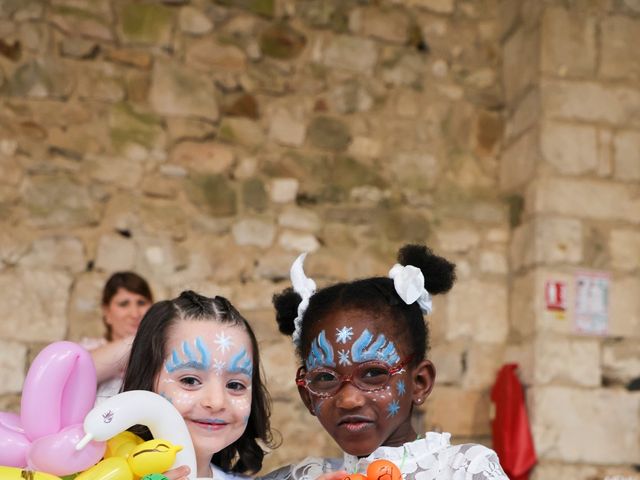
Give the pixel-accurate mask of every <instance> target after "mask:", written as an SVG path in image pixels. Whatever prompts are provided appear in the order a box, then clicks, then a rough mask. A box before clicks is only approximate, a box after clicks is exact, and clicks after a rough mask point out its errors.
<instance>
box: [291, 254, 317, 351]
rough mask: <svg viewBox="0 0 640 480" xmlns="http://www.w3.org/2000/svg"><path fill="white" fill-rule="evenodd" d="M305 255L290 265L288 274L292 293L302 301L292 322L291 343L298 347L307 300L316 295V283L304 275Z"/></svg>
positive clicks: (307, 304)
mask: <svg viewBox="0 0 640 480" xmlns="http://www.w3.org/2000/svg"><path fill="white" fill-rule="evenodd" d="M306 256H307V254H306V253H303V254H301V255H300V256H299V257H298V258H296V261H295V262H293V265H291V270H290V272H289V274H290V276H291V285H292V286H293V290H294V292H296V293H297V294H298V295H300V296H301V297H302V301H301V302H300V304H299V305H298V316H297V317H296V318H295V320H294V321H293V327H294V328H293V334H292V335H291V339H292V340H293V343H295V344H296V345H299V343H300V333H301V332H302V317H303V316H304V312H305V311H306V310H307V307H308V306H309V299H310V298H311V296H312V295H313V294H314V293H316V282H314V281H313V280H312V279H310V278H309V277H307V276H306V275H305V273H304V268H303V264H304V259H305V258H306Z"/></svg>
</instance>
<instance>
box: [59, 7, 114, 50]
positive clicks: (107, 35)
mask: <svg viewBox="0 0 640 480" xmlns="http://www.w3.org/2000/svg"><path fill="white" fill-rule="evenodd" d="M84 7H85V8H77V7H74V6H69V5H58V6H54V7H53V8H52V11H51V14H52V15H51V20H52V22H53V23H54V25H56V26H57V27H58V28H60V29H61V30H62V31H63V32H65V33H70V34H74V35H79V36H82V37H91V38H98V39H100V40H106V41H112V40H113V33H112V32H111V28H110V27H109V23H110V22H111V18H110V17H111V15H110V13H109V9H106V11H104V10H103V11H96V10H94V9H93V8H91V7H88V6H87V5H84ZM87 7H88V8H87Z"/></svg>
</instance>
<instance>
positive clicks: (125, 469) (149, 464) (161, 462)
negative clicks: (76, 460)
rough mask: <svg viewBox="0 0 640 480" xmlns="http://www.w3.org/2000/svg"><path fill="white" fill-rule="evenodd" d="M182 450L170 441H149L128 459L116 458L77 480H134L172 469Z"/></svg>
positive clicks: (108, 459)
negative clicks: (177, 455)
mask: <svg viewBox="0 0 640 480" xmlns="http://www.w3.org/2000/svg"><path fill="white" fill-rule="evenodd" d="M180 450H182V447H181V446H179V445H173V444H172V443H171V442H169V441H168V440H162V439H158V440H149V441H147V442H144V443H141V444H139V445H137V446H136V447H134V448H133V450H131V451H130V452H129V453H128V455H127V456H126V457H124V456H114V457H108V458H105V459H104V460H102V461H101V462H100V463H98V464H97V465H95V466H93V467H91V468H90V469H88V470H85V471H84V472H82V473H81V474H80V475H78V476H77V477H76V478H75V480H105V479H109V480H134V478H139V477H144V476H145V475H149V474H152V473H158V472H165V471H167V470H169V469H170V468H171V465H173V462H174V461H175V459H176V454H177V453H178V452H179V451H180Z"/></svg>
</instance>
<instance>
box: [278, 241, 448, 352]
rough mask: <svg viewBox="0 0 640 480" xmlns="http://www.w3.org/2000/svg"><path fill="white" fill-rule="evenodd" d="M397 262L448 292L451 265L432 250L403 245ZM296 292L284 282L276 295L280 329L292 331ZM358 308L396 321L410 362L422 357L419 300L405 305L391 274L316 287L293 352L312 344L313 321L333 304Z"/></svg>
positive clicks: (424, 337) (424, 341)
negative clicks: (389, 276) (410, 266)
mask: <svg viewBox="0 0 640 480" xmlns="http://www.w3.org/2000/svg"><path fill="white" fill-rule="evenodd" d="M398 263H400V264H401V265H413V266H414V267H417V268H419V269H420V270H421V271H422V274H423V275H424V279H425V280H424V287H425V288H426V289H427V291H428V292H429V293H430V294H432V295H436V294H439V293H445V292H448V291H449V290H450V289H451V287H452V286H453V283H454V281H455V278H456V276H455V265H454V264H453V263H451V262H449V261H448V260H446V259H444V258H442V257H439V256H437V255H435V254H434V253H433V252H432V251H431V250H430V249H429V248H427V247H426V246H424V245H405V246H404V247H402V248H401V249H400V250H399V251H398ZM301 301H302V299H301V297H300V295H298V294H297V293H296V292H294V291H293V289H292V288H287V289H286V290H284V291H283V292H281V293H279V294H276V295H274V297H273V305H274V307H275V309H276V321H277V322H278V328H279V329H280V332H282V333H283V334H285V335H292V334H293V331H294V319H295V318H296V316H297V314H298V305H299V304H300V302H301ZM348 309H358V310H364V311H367V312H371V313H372V314H373V315H374V316H377V317H386V318H390V319H392V320H393V321H394V324H395V325H396V332H395V333H397V334H398V335H399V336H400V337H401V338H402V339H403V340H404V341H405V343H406V344H407V345H409V346H410V347H411V352H410V355H411V358H412V364H414V365H417V364H418V363H420V362H421V361H422V360H424V358H425V356H426V353H427V350H428V348H429V330H428V326H427V325H426V323H425V321H424V317H423V315H422V311H421V310H420V306H419V305H418V304H417V302H414V303H412V304H411V305H407V304H406V303H405V302H404V301H403V300H402V299H401V298H400V297H399V296H398V294H397V292H396V290H395V287H394V284H393V280H391V279H390V278H388V277H372V278H365V279H360V280H355V281H353V282H344V283H338V284H335V285H331V286H328V287H326V288H323V289H321V290H319V291H317V292H316V293H315V294H314V295H313V296H312V297H311V298H310V300H309V306H308V308H307V310H306V311H305V313H304V317H303V319H302V332H301V335H300V343H299V345H298V347H297V354H298V356H299V357H300V359H303V358H305V356H306V355H307V354H308V348H309V345H310V344H311V340H312V339H311V338H310V332H311V326H312V325H314V324H316V323H318V322H321V321H322V319H323V318H326V316H327V315H330V314H332V313H333V312H335V311H336V310H348Z"/></svg>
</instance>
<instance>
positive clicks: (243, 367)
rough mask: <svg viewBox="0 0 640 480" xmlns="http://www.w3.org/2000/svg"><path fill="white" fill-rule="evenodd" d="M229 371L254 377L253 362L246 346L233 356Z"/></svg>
mask: <svg viewBox="0 0 640 480" xmlns="http://www.w3.org/2000/svg"><path fill="white" fill-rule="evenodd" d="M227 371H228V372H229V373H244V374H245V375H247V376H248V377H249V378H252V375H253V362H252V361H251V358H249V355H248V354H247V351H246V350H245V349H244V348H243V349H242V350H241V351H240V352H239V353H236V354H235V355H234V356H233V358H232V359H231V361H230V362H229V369H228V370H227Z"/></svg>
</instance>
